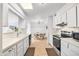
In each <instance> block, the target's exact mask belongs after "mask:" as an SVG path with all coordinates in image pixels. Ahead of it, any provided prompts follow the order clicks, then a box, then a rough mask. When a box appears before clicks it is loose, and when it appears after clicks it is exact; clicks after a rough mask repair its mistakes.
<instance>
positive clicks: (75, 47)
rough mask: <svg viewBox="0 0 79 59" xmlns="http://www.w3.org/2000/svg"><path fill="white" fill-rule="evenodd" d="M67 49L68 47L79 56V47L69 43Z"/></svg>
mask: <svg viewBox="0 0 79 59" xmlns="http://www.w3.org/2000/svg"><path fill="white" fill-rule="evenodd" d="M69 49H70V50H71V51H72V52H73V53H75V54H76V55H77V56H79V47H77V46H75V45H72V44H70V45H69Z"/></svg>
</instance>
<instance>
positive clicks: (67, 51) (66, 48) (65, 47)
mask: <svg viewBox="0 0 79 59" xmlns="http://www.w3.org/2000/svg"><path fill="white" fill-rule="evenodd" d="M78 51H79V47H76V46H74V45H73V44H71V43H69V42H66V41H63V40H61V56H79V52H78Z"/></svg>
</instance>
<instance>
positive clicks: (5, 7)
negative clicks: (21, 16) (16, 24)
mask: <svg viewBox="0 0 79 59" xmlns="http://www.w3.org/2000/svg"><path fill="white" fill-rule="evenodd" d="M2 26H4V27H6V26H8V4H7V3H4V4H3V7H2Z"/></svg>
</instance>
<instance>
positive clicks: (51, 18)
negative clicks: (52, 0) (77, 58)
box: [0, 3, 79, 56]
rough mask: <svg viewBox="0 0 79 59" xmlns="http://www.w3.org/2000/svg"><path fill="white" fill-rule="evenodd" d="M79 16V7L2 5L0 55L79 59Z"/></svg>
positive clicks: (54, 4) (26, 4) (24, 4)
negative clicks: (71, 58) (74, 58)
mask: <svg viewBox="0 0 79 59" xmlns="http://www.w3.org/2000/svg"><path fill="white" fill-rule="evenodd" d="M28 6H29V7H28ZM78 15H79V4H78V3H0V19H1V20H0V55H1V56H79V52H78V50H79V16H78ZM32 49H33V51H31V50H32ZM28 51H31V52H28ZM32 52H33V55H31V53H32ZM51 52H52V53H51Z"/></svg>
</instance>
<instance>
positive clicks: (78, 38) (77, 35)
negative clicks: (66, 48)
mask: <svg viewBox="0 0 79 59" xmlns="http://www.w3.org/2000/svg"><path fill="white" fill-rule="evenodd" d="M72 36H73V39H77V40H79V32H73V33H72Z"/></svg>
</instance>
